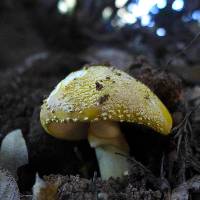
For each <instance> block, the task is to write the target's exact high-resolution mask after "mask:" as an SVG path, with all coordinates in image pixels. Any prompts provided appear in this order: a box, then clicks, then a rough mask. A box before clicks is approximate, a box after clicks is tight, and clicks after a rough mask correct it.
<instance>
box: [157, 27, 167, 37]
mask: <svg viewBox="0 0 200 200" xmlns="http://www.w3.org/2000/svg"><path fill="white" fill-rule="evenodd" d="M156 34H157V35H158V36H160V37H163V36H165V35H166V30H165V29H164V28H158V29H157V30H156Z"/></svg>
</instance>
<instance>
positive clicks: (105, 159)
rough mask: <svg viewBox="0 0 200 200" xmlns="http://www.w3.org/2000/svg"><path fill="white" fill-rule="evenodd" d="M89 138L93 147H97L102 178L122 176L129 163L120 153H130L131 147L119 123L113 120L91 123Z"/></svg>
mask: <svg viewBox="0 0 200 200" xmlns="http://www.w3.org/2000/svg"><path fill="white" fill-rule="evenodd" d="M88 140H89V143H90V145H91V147H93V148H95V151H96V156H97V160H98V164H99V170H100V173H101V177H102V179H104V180H106V179H109V178H110V177H113V178H117V177H119V178H122V177H123V175H124V172H125V171H127V170H128V165H129V164H128V161H127V159H126V157H124V156H122V155H119V154H123V155H128V154H129V147H128V144H127V142H126V140H125V138H124V136H123V134H122V133H121V131H120V127H119V125H118V123H117V122H111V121H99V122H93V123H91V125H90V128H89V135H88ZM116 153H119V154H116Z"/></svg>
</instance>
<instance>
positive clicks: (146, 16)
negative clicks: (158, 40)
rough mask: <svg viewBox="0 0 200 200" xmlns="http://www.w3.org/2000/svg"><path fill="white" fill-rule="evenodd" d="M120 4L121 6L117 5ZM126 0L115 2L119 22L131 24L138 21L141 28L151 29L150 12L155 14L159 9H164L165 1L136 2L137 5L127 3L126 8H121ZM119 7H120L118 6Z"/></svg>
mask: <svg viewBox="0 0 200 200" xmlns="http://www.w3.org/2000/svg"><path fill="white" fill-rule="evenodd" d="M119 2H121V5H120V4H119ZM125 3H127V0H121V1H120V0H115V5H118V8H120V9H119V11H118V13H117V15H118V17H120V18H122V19H120V21H121V22H122V24H123V23H128V24H131V23H132V24H133V23H135V22H136V21H137V20H138V19H139V20H140V21H141V25H142V26H149V25H150V24H151V26H149V27H152V24H153V23H152V19H151V15H150V12H151V13H153V14H157V13H158V12H159V9H162V8H165V7H166V5H167V0H138V1H137V3H129V4H128V6H127V8H124V7H122V5H123V6H124V5H125ZM119 5H120V6H119Z"/></svg>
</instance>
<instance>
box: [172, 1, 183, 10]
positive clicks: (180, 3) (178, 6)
mask: <svg viewBox="0 0 200 200" xmlns="http://www.w3.org/2000/svg"><path fill="white" fill-rule="evenodd" d="M183 7H184V1H183V0H175V1H174V2H173V4H172V9H173V10H176V11H181V10H182V9H183Z"/></svg>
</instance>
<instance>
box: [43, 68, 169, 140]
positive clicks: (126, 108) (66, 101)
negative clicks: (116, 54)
mask: <svg viewBox="0 0 200 200" xmlns="http://www.w3.org/2000/svg"><path fill="white" fill-rule="evenodd" d="M40 119H41V123H42V126H43V127H44V128H45V130H46V131H47V132H48V133H50V134H52V135H54V136H55V137H56V133H54V131H52V130H53V129H52V127H51V126H52V124H53V125H54V126H57V125H58V126H62V124H63V126H64V124H65V123H69V122H70V123H69V124H70V125H71V126H72V128H73V127H74V126H75V123H74V122H92V121H101V120H111V121H121V122H122V121H126V122H135V123H138V124H143V125H145V126H148V127H150V128H152V129H154V130H155V131H157V132H160V133H162V134H165V135H167V134H169V133H170V131H171V127H172V118H171V115H170V113H169V112H168V110H167V108H166V107H165V106H164V105H163V103H162V102H161V101H160V100H159V98H158V97H157V96H156V95H155V94H154V93H153V92H152V91H151V90H150V89H149V88H148V87H147V86H145V85H144V84H143V83H141V82H139V81H137V80H136V79H134V78H133V77H131V76H129V75H128V74H126V73H125V72H123V71H120V70H117V69H114V68H111V67H105V66H92V67H89V68H83V69H81V70H79V71H76V72H73V73H71V74H69V75H68V76H67V77H66V78H65V79H64V80H62V81H61V82H60V83H59V84H58V85H57V86H56V88H55V89H54V90H53V91H52V93H51V94H50V95H49V97H48V98H47V99H46V100H45V101H44V104H43V105H42V108H41V113H40ZM60 132H61V134H62V127H61V131H60ZM57 137H61V138H62V135H61V136H57Z"/></svg>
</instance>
